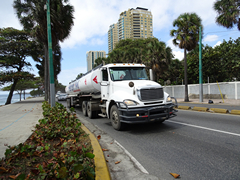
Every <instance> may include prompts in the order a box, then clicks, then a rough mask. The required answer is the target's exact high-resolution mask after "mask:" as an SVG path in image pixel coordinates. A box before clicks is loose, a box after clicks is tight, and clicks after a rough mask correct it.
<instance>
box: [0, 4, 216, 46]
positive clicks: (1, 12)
mask: <svg viewBox="0 0 240 180" xmlns="http://www.w3.org/2000/svg"><path fill="white" fill-rule="evenodd" d="M214 1H215V0H201V1H200V0H198V1H194V3H193V2H192V0H181V1H176V0H168V1H166V0H149V1H146V0H138V1H136V0H131V1H129V0H121V1H117V0H111V1H109V0H101V1H100V0H88V1H79V0H71V1H70V4H71V5H73V6H74V9H75V12H74V17H75V19H74V26H73V28H72V31H71V34H70V37H69V38H68V39H66V40H65V41H64V43H62V44H61V45H62V47H63V48H73V47H74V46H75V45H85V44H89V43H91V41H92V40H91V38H100V40H101V39H102V37H103V36H104V35H106V34H107V31H108V29H109V26H110V25H111V24H113V23H116V22H117V21H118V18H119V14H120V13H121V12H123V11H125V10H128V9H129V8H136V7H145V8H148V9H149V10H150V11H151V12H152V14H153V30H154V31H159V30H163V29H165V30H168V29H169V28H172V22H173V20H174V19H176V18H177V17H178V16H179V15H180V14H181V13H185V12H189V13H192V12H196V13H197V14H198V15H199V16H200V17H201V18H202V20H203V23H204V25H209V24H212V23H215V22H214V21H215V18H213V17H216V13H215V11H214V10H213V3H214ZM12 4H13V1H3V0H2V2H1V7H0V22H1V25H0V26H1V27H8V26H13V25H14V27H15V28H21V25H20V23H19V21H18V19H17V18H16V14H15V11H14V9H13V7H12ZM6 17H7V18H6ZM210 17H211V18H210ZM96 36H98V37H96ZM105 41H106V40H105ZM97 43H99V44H102V43H103V41H97ZM105 43H106V42H105Z"/></svg>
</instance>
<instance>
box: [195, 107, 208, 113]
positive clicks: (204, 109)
mask: <svg viewBox="0 0 240 180" xmlns="http://www.w3.org/2000/svg"><path fill="white" fill-rule="evenodd" d="M192 110H193V111H204V112H207V111H208V108H206V107H197V106H195V107H193V108H192Z"/></svg>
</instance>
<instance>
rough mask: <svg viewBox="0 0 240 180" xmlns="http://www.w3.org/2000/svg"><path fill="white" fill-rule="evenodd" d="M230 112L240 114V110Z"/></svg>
mask: <svg viewBox="0 0 240 180" xmlns="http://www.w3.org/2000/svg"><path fill="white" fill-rule="evenodd" d="M230 114H235V115H240V110H231V112H230Z"/></svg>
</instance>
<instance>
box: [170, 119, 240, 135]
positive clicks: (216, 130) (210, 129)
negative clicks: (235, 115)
mask: <svg viewBox="0 0 240 180" xmlns="http://www.w3.org/2000/svg"><path fill="white" fill-rule="evenodd" d="M166 122H171V123H175V124H181V125H185V126H190V127H195V128H199V129H205V130H208V131H215V132H220V133H224V134H229V135H233V136H240V134H237V133H231V132H227V131H221V130H218V129H212V128H206V127H202V126H197V125H192V124H187V123H181V122H176V121H172V120H167V121H166Z"/></svg>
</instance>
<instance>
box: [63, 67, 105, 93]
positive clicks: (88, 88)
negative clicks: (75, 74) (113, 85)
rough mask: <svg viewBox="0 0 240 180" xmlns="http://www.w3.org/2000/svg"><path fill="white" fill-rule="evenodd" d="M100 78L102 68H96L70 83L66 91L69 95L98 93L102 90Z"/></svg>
mask: <svg viewBox="0 0 240 180" xmlns="http://www.w3.org/2000/svg"><path fill="white" fill-rule="evenodd" d="M100 80H101V70H100V69H96V70H93V71H91V72H89V73H88V74H86V75H84V76H82V77H81V78H80V79H78V80H77V81H74V82H72V83H70V84H69V85H68V86H67V87H66V88H65V91H66V93H67V94H69V95H77V94H79V93H82V94H88V93H97V92H100V91H101V86H100Z"/></svg>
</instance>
